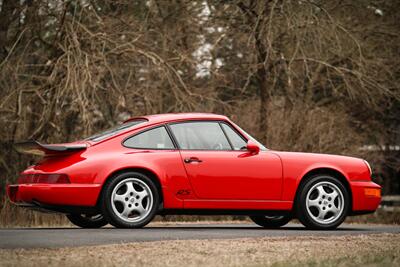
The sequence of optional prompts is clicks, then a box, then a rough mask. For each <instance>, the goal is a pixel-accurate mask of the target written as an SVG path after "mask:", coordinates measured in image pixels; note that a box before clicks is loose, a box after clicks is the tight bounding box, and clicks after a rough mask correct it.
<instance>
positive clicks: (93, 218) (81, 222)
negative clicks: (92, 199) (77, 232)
mask: <svg viewBox="0 0 400 267" xmlns="http://www.w3.org/2000/svg"><path fill="white" fill-rule="evenodd" d="M66 216H67V218H68V220H69V221H70V222H71V223H73V224H75V225H76V226H79V227H81V228H100V227H103V226H105V225H107V224H108V222H107V220H106V219H104V217H103V215H101V214H96V215H86V214H67V215H66Z"/></svg>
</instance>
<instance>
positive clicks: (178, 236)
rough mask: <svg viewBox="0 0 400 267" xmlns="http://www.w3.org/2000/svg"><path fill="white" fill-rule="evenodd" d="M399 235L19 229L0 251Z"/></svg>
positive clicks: (2, 237) (208, 227)
mask: <svg viewBox="0 0 400 267" xmlns="http://www.w3.org/2000/svg"><path fill="white" fill-rule="evenodd" d="M378 233H400V226H393V225H346V224H344V225H342V226H341V227H340V228H338V229H337V230H335V231H311V230H306V229H304V228H303V227H302V226H300V225H297V224H289V225H287V226H286V227H283V228H281V229H277V230H267V229H263V228H261V227H258V226H256V225H253V224H180V225H176V226H174V225H171V226H163V225H161V226H154V225H153V226H151V225H150V226H147V227H145V228H143V229H116V228H102V229H79V228H20V229H15V228H14V229H0V248H7V249H11V248H56V247H74V246H88V245H104V244H121V243H130V242H145V241H159V240H187V239H230V238H247V237H282V236H283V237H284V236H310V235H314V236H326V237H327V238H329V236H339V235H361V234H378Z"/></svg>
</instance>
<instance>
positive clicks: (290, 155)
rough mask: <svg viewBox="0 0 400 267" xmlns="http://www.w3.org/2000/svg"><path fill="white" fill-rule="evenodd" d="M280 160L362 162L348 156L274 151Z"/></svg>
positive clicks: (359, 159)
mask: <svg viewBox="0 0 400 267" xmlns="http://www.w3.org/2000/svg"><path fill="white" fill-rule="evenodd" d="M274 153H275V154H277V155H278V156H279V157H281V158H282V159H286V158H287V159H289V158H296V159H302V160H306V161H309V160H312V161H315V162H319V161H323V162H326V161H328V162H331V161H333V162H342V161H345V162H356V163H360V162H363V161H364V160H363V159H361V158H356V157H350V156H342V155H332V154H322V153H305V152H286V151H274Z"/></svg>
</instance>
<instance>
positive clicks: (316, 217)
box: [296, 175, 350, 230]
mask: <svg viewBox="0 0 400 267" xmlns="http://www.w3.org/2000/svg"><path fill="white" fill-rule="evenodd" d="M349 208H350V196H349V193H348V191H347V189H346V187H345V186H344V185H343V184H342V183H341V182H340V181H338V180H337V179H336V178H334V177H332V176H329V175H316V176H314V177H312V178H310V179H309V180H308V181H307V182H306V183H305V184H304V185H303V186H302V187H301V188H300V192H299V194H298V196H297V199H296V212H297V217H298V219H299V220H300V222H301V223H302V224H303V225H304V226H306V227H307V228H310V229H321V230H330V229H335V228H337V227H338V226H339V225H340V224H342V223H343V221H344V220H345V219H346V215H347V213H348V211H349Z"/></svg>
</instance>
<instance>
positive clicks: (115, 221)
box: [101, 172, 160, 228]
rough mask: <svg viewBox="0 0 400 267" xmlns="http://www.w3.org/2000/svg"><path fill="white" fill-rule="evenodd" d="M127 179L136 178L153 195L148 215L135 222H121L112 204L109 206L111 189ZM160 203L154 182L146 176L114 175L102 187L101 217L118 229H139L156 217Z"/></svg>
mask: <svg viewBox="0 0 400 267" xmlns="http://www.w3.org/2000/svg"><path fill="white" fill-rule="evenodd" d="M128 178H136V179H139V180H141V181H142V182H144V183H145V184H146V185H147V186H148V187H149V188H150V190H151V192H152V194H153V206H152V207H151V210H150V212H149V214H148V215H147V216H146V217H145V218H143V219H142V220H140V221H137V222H127V221H124V220H122V219H121V218H120V217H118V215H116V214H115V212H114V210H113V208H112V204H111V198H112V192H113V189H114V188H115V186H116V185H117V184H119V183H120V182H121V181H123V180H125V179H128ZM159 203H160V195H159V192H158V189H157V187H156V185H155V184H154V182H153V181H152V180H151V179H150V178H148V177H147V176H146V175H144V174H142V173H138V172H125V173H122V174H119V175H116V176H114V177H112V178H110V179H109V180H108V181H107V182H106V183H105V185H104V190H103V192H102V198H101V210H102V213H103V216H104V217H105V218H106V219H107V221H108V222H109V223H110V224H111V225H113V226H115V227H118V228H141V227H143V226H145V225H146V224H148V223H149V222H150V221H151V220H152V219H153V218H154V216H155V215H156V213H157V209H158V204H159Z"/></svg>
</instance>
